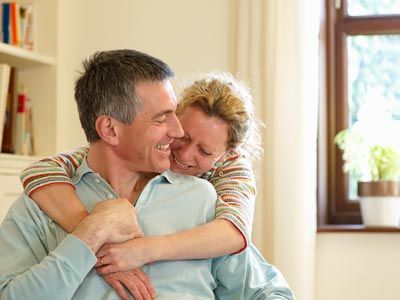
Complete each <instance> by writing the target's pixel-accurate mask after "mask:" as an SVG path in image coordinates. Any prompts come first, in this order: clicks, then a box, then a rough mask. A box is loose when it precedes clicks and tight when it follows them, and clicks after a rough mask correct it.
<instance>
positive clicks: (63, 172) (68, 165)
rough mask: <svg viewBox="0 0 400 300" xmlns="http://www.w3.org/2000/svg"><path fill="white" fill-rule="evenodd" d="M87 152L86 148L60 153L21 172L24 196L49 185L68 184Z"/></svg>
mask: <svg viewBox="0 0 400 300" xmlns="http://www.w3.org/2000/svg"><path fill="white" fill-rule="evenodd" d="M87 152H88V148H87V147H81V148H78V149H76V150H74V151H73V152H70V153H61V154H58V155H55V156H52V157H47V158H44V159H42V160H40V161H37V162H35V163H33V164H32V165H30V166H29V167H27V168H26V169H25V170H23V171H22V173H21V175H20V180H21V182H22V185H23V187H24V192H25V194H26V195H28V196H31V194H32V193H33V192H35V191H37V190H38V189H40V188H42V187H45V186H48V185H51V184H70V185H71V186H72V187H74V188H75V186H74V185H73V184H72V182H71V178H72V176H73V175H74V173H75V171H76V169H77V168H78V167H79V166H80V165H81V164H82V160H83V158H84V157H85V155H86V154H87Z"/></svg>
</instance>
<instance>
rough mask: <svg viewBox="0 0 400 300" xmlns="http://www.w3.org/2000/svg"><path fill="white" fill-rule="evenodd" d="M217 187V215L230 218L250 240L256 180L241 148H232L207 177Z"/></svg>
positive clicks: (221, 217) (247, 241)
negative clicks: (237, 149)
mask: <svg viewBox="0 0 400 300" xmlns="http://www.w3.org/2000/svg"><path fill="white" fill-rule="evenodd" d="M207 179H208V180H209V181H210V182H211V184H212V185H213V186H214V188H215V190H216V191H217V195H218V200H217V205H216V213H215V216H216V219H225V220H228V221H230V222H231V223H232V224H233V225H234V226H235V227H236V228H237V229H238V230H239V231H240V233H241V234H242V235H243V237H244V238H245V241H246V245H245V247H244V248H243V249H241V250H240V251H239V252H242V251H243V250H245V249H246V248H247V246H248V245H249V244H250V239H251V227H252V224H253V216H254V204H255V196H256V184H255V178H254V173H253V170H252V168H251V163H250V161H249V160H248V159H246V158H245V157H244V156H243V155H241V154H240V153H239V152H238V151H236V150H233V151H230V152H229V153H228V154H227V155H225V156H224V157H223V160H222V161H220V162H218V163H217V164H216V167H215V169H214V170H212V171H211V172H209V173H208V178H207Z"/></svg>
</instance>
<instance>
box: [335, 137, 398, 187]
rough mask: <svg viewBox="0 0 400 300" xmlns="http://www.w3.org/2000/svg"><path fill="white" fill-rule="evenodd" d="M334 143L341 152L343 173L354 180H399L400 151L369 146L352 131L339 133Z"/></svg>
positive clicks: (390, 146)
mask: <svg viewBox="0 0 400 300" xmlns="http://www.w3.org/2000/svg"><path fill="white" fill-rule="evenodd" d="M334 142H335V144H336V145H337V146H338V147H339V149H341V150H342V151H343V160H344V162H345V163H344V166H343V171H344V172H348V173H350V174H351V175H352V176H353V177H354V178H355V179H356V180H363V181H378V180H385V181H389V180H393V181H396V180H399V179H400V150H399V149H397V148H395V147H394V146H392V145H379V144H371V143H369V142H368V140H367V139H366V138H365V137H363V135H361V134H360V133H358V132H356V131H354V130H352V129H345V130H343V131H340V132H339V133H338V134H337V135H336V136H335V140H334Z"/></svg>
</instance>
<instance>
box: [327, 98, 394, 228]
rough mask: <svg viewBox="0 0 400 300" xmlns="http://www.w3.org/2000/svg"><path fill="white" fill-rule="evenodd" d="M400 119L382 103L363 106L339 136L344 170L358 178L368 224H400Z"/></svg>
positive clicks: (362, 212) (364, 217) (359, 192)
mask: <svg viewBox="0 0 400 300" xmlns="http://www.w3.org/2000/svg"><path fill="white" fill-rule="evenodd" d="M399 123H400V122H399V121H395V120H393V119H392V118H391V114H390V113H389V112H388V110H387V109H384V106H383V105H382V103H380V105H376V103H375V105H365V106H364V107H362V108H360V112H359V114H358V120H357V122H355V123H354V125H353V126H352V127H351V128H350V129H345V130H343V131H341V132H339V133H338V134H337V135H336V136H335V143H336V145H337V146H338V147H339V149H341V150H342V151H343V160H344V166H343V171H344V172H347V173H349V174H350V175H351V176H352V178H355V179H356V180H357V192H358V195H359V198H360V207H361V216H362V219H363V223H364V224H365V225H366V226H385V227H387V226H390V227H393V226H395V227H398V226H399V224H400V146H399V143H400V124H399Z"/></svg>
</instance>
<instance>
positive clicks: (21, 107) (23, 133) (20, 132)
mask: <svg viewBox="0 0 400 300" xmlns="http://www.w3.org/2000/svg"><path fill="white" fill-rule="evenodd" d="M17 98H18V106H17V115H16V120H15V154H21V155H27V154H28V149H27V144H26V141H27V126H26V125H27V118H28V96H27V94H26V92H25V91H22V92H21V93H19V94H18V97H17Z"/></svg>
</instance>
